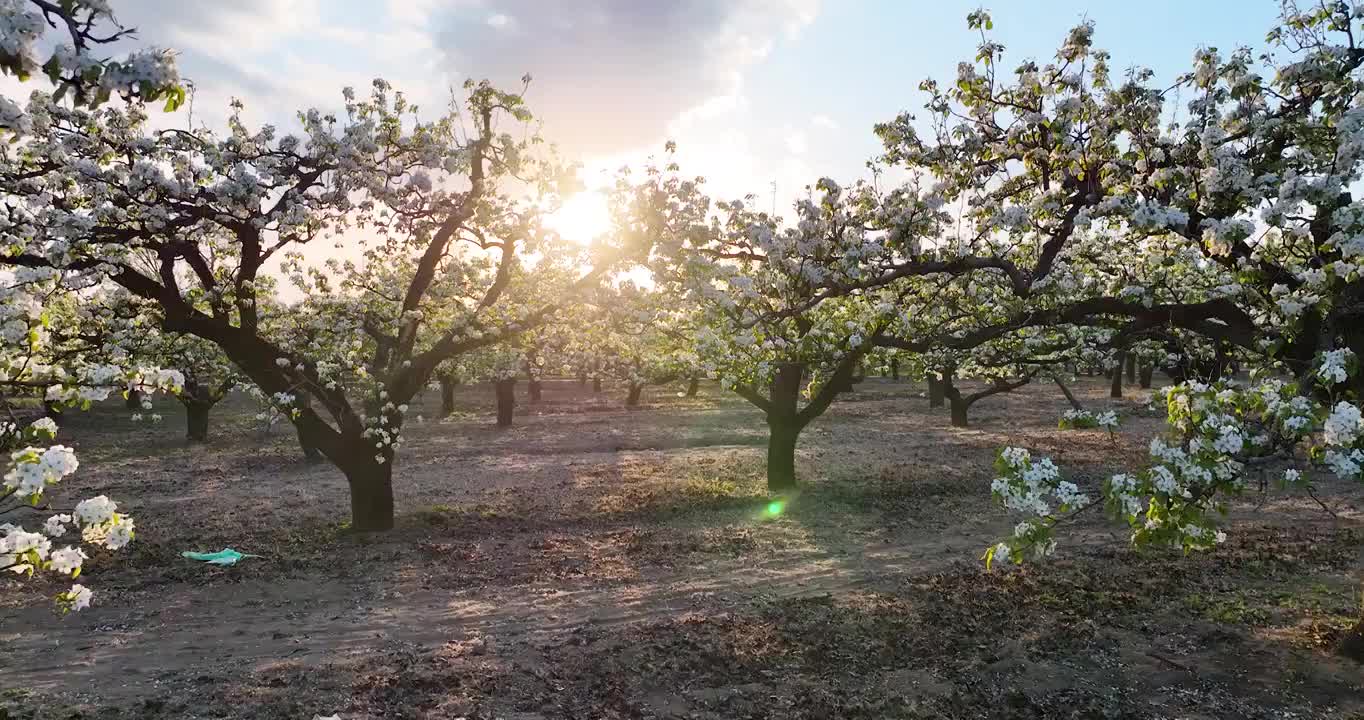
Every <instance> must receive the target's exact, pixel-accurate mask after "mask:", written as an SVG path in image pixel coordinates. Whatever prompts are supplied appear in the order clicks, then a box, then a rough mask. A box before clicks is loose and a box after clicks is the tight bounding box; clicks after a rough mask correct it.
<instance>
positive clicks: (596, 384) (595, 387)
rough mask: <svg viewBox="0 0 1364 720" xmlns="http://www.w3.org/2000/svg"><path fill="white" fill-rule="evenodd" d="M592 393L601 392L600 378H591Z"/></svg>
mask: <svg viewBox="0 0 1364 720" xmlns="http://www.w3.org/2000/svg"><path fill="white" fill-rule="evenodd" d="M592 392H594V393H599V392H601V378H600V377H593V378H592Z"/></svg>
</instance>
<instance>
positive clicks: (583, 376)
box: [578, 371, 587, 387]
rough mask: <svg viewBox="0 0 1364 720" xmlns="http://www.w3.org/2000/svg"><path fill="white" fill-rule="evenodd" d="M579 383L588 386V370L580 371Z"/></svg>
mask: <svg viewBox="0 0 1364 720" xmlns="http://www.w3.org/2000/svg"><path fill="white" fill-rule="evenodd" d="M578 385H579V386H581V387H587V372H586V371H583V372H580V373H578Z"/></svg>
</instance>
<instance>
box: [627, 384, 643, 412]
mask: <svg viewBox="0 0 1364 720" xmlns="http://www.w3.org/2000/svg"><path fill="white" fill-rule="evenodd" d="M642 392H644V386H643V385H636V384H635V383H630V394H629V395H626V396H625V407H639V395H640V393H642Z"/></svg>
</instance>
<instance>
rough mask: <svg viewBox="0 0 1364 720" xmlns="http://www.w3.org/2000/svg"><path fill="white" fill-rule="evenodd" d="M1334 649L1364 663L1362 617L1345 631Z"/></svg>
mask: <svg viewBox="0 0 1364 720" xmlns="http://www.w3.org/2000/svg"><path fill="white" fill-rule="evenodd" d="M1336 650H1337V652H1339V653H1340V654H1341V655H1343V656H1345V657H1347V658H1350V659H1351V660H1354V661H1355V662H1357V663H1364V619H1361V620H1360V621H1359V622H1356V623H1355V626H1354V627H1352V628H1350V629H1349V630H1348V631H1346V633H1345V636H1344V637H1343V638H1341V639H1340V645H1339V646H1338V647H1337V648H1336Z"/></svg>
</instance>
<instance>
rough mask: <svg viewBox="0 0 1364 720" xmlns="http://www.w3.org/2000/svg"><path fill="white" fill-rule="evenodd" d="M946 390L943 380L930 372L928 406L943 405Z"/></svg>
mask: <svg viewBox="0 0 1364 720" xmlns="http://www.w3.org/2000/svg"><path fill="white" fill-rule="evenodd" d="M945 390H946V388H945V387H944V384H943V381H942V380H939V379H938V378H937V377H936V376H935V375H933V374H931V373H930V374H929V376H928V406H929V407H931V408H940V407H942V404H943V398H945V397H947V395H946V393H945Z"/></svg>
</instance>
